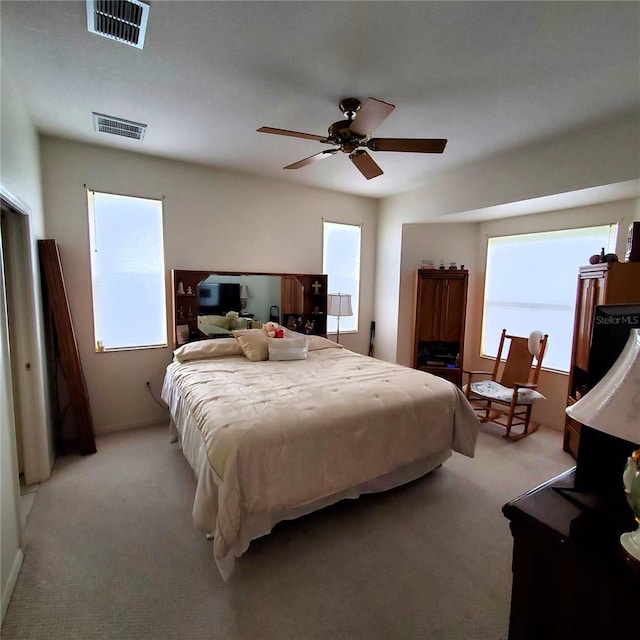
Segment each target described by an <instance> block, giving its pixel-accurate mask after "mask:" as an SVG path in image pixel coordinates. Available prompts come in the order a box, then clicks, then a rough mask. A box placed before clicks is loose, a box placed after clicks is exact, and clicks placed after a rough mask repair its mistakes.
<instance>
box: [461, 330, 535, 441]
mask: <svg viewBox="0 0 640 640" xmlns="http://www.w3.org/2000/svg"><path fill="white" fill-rule="evenodd" d="M507 340H508V341H509V345H508V348H509V351H508V353H507V357H506V360H505V362H504V366H502V362H501V358H502V351H503V348H504V346H505V341H507ZM546 347H547V335H546V334H545V335H544V336H543V335H542V333H541V332H540V331H534V332H533V333H532V334H531V335H530V336H529V337H528V338H524V337H520V336H511V335H509V334H507V330H506V329H503V330H502V336H501V337H500V345H499V346H498V354H497V355H496V362H495V365H494V367H493V371H464V372H463V373H466V374H467V375H468V380H467V384H466V385H465V386H464V393H465V395H466V397H467V399H468V400H469V402H470V403H471V405H472V406H473V407H474V409H475V410H476V412H477V413H480V414H484V415H479V418H480V422H487V421H491V422H495V423H496V424H499V425H502V426H503V427H505V428H506V430H507V432H506V434H505V435H504V437H505V438H510V437H512V436H511V427H513V426H517V425H524V431H523V433H522V434H519V435H517V436H513V439H514V440H515V439H520V438H524V437H525V436H527V435H529V434H530V433H533V432H534V431H535V430H536V429H537V428H538V425H535V426H533V427H532V428H531V429H530V428H529V421H530V419H531V409H532V406H533V404H534V403H535V402H536V401H538V400H544V399H545V397H544V396H543V395H542V394H541V393H538V391H536V387H537V386H538V375H539V373H540V367H541V366H542V358H543V356H544V352H545V349H546ZM534 357H535V359H536V364H535V365H534V364H533V359H534ZM480 375H485V376H487V375H488V376H491V378H490V380H482V381H474V377H476V376H480Z"/></svg>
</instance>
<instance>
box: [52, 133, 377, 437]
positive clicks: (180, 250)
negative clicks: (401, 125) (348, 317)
mask: <svg viewBox="0 0 640 640" xmlns="http://www.w3.org/2000/svg"><path fill="white" fill-rule="evenodd" d="M41 149H42V170H43V190H44V200H45V203H46V215H45V222H46V233H47V236H48V237H50V238H54V239H56V240H57V242H58V244H59V246H60V252H61V256H62V265H63V269H64V274H65V281H66V285H67V291H68V296H69V303H70V307H71V314H72V318H73V323H74V327H75V330H76V334H77V339H78V346H79V350H80V357H81V361H82V365H83V369H84V373H85V377H86V380H87V386H88V390H89V398H90V403H91V408H92V413H93V419H94V426H95V429H96V431H98V432H99V431H105V430H111V429H117V428H125V427H131V426H135V425H139V424H145V423H149V422H153V421H157V420H158V419H165V418H166V416H167V414H166V413H165V412H164V411H163V410H162V409H161V408H160V407H159V406H158V405H157V404H156V403H155V402H154V401H153V399H152V398H151V397H150V395H149V393H148V391H147V390H146V388H145V382H146V381H147V380H149V381H151V383H152V387H153V389H154V390H155V392H156V394H159V393H160V389H161V385H162V380H163V377H164V371H165V368H166V365H167V364H168V363H169V362H170V361H171V357H172V354H171V350H170V349H168V348H167V349H152V350H138V351H127V352H112V353H95V351H94V348H93V345H94V338H93V324H92V308H91V280H90V271H89V245H88V221H87V199H86V189H85V186H84V185H85V184H86V185H87V186H88V187H90V188H92V189H96V190H99V191H106V192H112V193H122V194H128V195H138V196H145V197H158V198H159V197H164V237H165V266H166V268H167V271H168V270H169V269H172V268H176V269H211V270H219V271H227V270H228V271H236V270H237V271H256V272H267V273H269V272H275V273H278V272H298V273H319V272H321V271H322V220H323V218H325V219H328V220H331V221H335V222H349V223H356V224H362V225H363V235H362V284H361V315H360V332H359V333H358V334H351V335H349V334H345V335H344V336H343V335H341V336H340V338H341V342H342V343H343V344H344V345H345V346H346V347H348V348H350V349H353V350H354V351H358V352H362V353H366V352H367V349H368V344H369V323H370V321H371V320H372V318H373V290H374V284H375V283H374V273H375V249H376V232H377V207H378V205H377V202H376V201H374V200H371V199H367V198H362V197H356V196H349V195H344V194H339V193H334V192H330V191H324V190H320V189H312V188H305V187H298V186H293V185H291V184H288V183H285V182H282V183H278V182H275V181H273V180H266V179H261V178H256V177H252V176H245V175H242V174H240V173H237V172H230V171H222V170H216V169H214V168H210V167H205V166H199V165H194V164H186V163H180V162H175V161H171V160H166V159H160V158H156V157H152V156H146V155H141V154H133V153H128V152H124V151H119V150H112V149H107V148H105V147H100V146H92V145H87V144H80V143H74V142H70V141H65V140H62V139H57V138H51V137H43V138H42V139H41ZM124 231H126V230H124ZM168 284H169V283H168V279H167V286H168ZM123 313H135V309H124V310H123Z"/></svg>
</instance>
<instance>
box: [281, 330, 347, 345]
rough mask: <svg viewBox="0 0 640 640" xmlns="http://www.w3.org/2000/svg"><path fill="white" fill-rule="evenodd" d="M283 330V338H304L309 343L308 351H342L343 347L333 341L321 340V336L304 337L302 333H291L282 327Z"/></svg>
mask: <svg viewBox="0 0 640 640" xmlns="http://www.w3.org/2000/svg"><path fill="white" fill-rule="evenodd" d="M282 328H283V329H284V337H285V338H306V339H307V340H308V341H309V345H308V348H309V351H319V350H320V349H342V348H343V346H342V345H341V344H339V343H337V342H334V341H333V340H329V339H328V338H323V337H322V336H316V335H314V334H311V335H308V336H307V335H305V334H304V333H298V332H297V331H291V329H287V328H286V327H282Z"/></svg>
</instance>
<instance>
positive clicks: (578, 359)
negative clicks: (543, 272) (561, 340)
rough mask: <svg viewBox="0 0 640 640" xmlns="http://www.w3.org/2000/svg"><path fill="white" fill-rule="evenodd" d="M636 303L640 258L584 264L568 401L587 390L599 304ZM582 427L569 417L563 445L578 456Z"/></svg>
mask: <svg viewBox="0 0 640 640" xmlns="http://www.w3.org/2000/svg"><path fill="white" fill-rule="evenodd" d="M635 303H640V262H605V263H600V264H593V265H588V266H585V267H580V269H579V275H578V292H577V295H576V315H575V322H574V328H573V348H572V350H571V362H570V364H569V392H568V398H567V405H572V404H574V403H575V402H576V401H577V400H579V399H580V397H581V396H582V395H584V393H585V392H586V390H587V378H588V374H589V349H590V347H591V333H592V327H593V314H594V308H595V306H596V305H600V304H635ZM581 428H582V425H581V424H580V423H578V422H576V421H575V420H572V419H571V418H569V417H568V416H566V417H565V425H564V444H563V448H564V450H565V451H568V452H569V453H571V455H573V457H574V458H575V457H577V455H578V445H579V444H580V430H581Z"/></svg>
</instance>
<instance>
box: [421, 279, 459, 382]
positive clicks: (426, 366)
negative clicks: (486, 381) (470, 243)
mask: <svg viewBox="0 0 640 640" xmlns="http://www.w3.org/2000/svg"><path fill="white" fill-rule="evenodd" d="M468 282H469V272H468V271H467V270H465V269H446V270H442V269H419V270H418V271H417V273H416V281H415V298H414V300H415V308H414V316H413V367H414V368H415V369H421V370H423V371H428V372H429V373H433V374H435V375H437V376H440V377H442V378H445V379H447V380H450V381H451V382H453V383H455V384H456V385H458V386H459V387H461V386H462V361H463V355H464V327H465V316H466V309H467V288H468Z"/></svg>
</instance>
